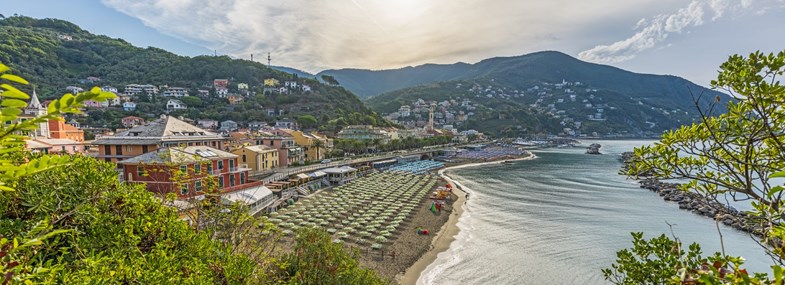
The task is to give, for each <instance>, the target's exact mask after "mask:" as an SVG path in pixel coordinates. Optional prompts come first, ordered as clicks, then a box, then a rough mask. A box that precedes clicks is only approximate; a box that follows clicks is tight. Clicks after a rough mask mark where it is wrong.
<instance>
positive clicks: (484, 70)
mask: <svg viewBox="0 0 785 285" xmlns="http://www.w3.org/2000/svg"><path fill="white" fill-rule="evenodd" d="M434 68H437V69H440V70H439V71H444V72H445V73H444V74H441V75H436V74H430V75H429V73H423V72H420V73H418V74H417V75H416V76H414V75H412V76H411V77H417V78H418V80H419V81H420V82H425V81H429V80H434V81H440V80H441V79H442V78H445V77H451V78H452V79H450V80H448V81H441V82H427V83H425V84H422V85H418V86H414V87H408V88H404V89H401V90H396V91H391V92H387V93H384V94H381V95H378V96H375V97H371V98H369V99H368V100H367V103H368V104H369V106H371V107H372V108H373V109H374V110H376V111H378V112H380V113H385V114H389V113H393V112H395V111H396V110H398V108H399V107H400V106H401V105H413V104H414V102H415V101H416V100H418V99H423V100H425V101H429V100H432V101H439V102H444V101H447V104H448V105H454V104H451V103H450V101H455V102H463V101H465V100H468V101H469V105H471V106H472V107H473V108H475V109H468V108H465V107H456V106H451V107H450V108H441V109H450V110H449V112H452V113H453V114H454V115H455V114H457V113H458V112H461V111H463V112H464V113H466V114H468V113H470V112H471V113H474V116H468V117H469V119H467V120H466V121H465V122H448V121H446V120H445V122H444V123H445V124H453V125H455V126H458V127H459V129H463V128H474V129H477V130H480V131H484V132H489V133H492V134H504V135H522V134H530V133H553V134H558V133H569V132H570V131H574V132H576V133H579V134H587V135H592V134H593V133H595V132H596V133H597V134H598V135H625V136H649V135H656V134H658V133H660V132H662V131H664V130H668V129H672V128H675V127H677V126H680V125H682V124H684V123H688V122H692V121H693V120H695V119H697V118H698V117H699V115H698V112H697V110H696V109H695V107H694V103H693V96H696V97H697V96H700V97H701V100H700V103H699V104H700V106H701V107H702V108H704V109H707V108H708V107H709V106H710V105H711V104H712V102H714V101H715V100H716V98H718V97H719V98H720V99H721V101H727V100H730V97H728V96H727V95H725V94H723V93H720V92H716V91H712V90H709V89H706V88H703V87H701V86H698V85H696V84H694V83H692V82H689V81H687V80H685V79H682V78H679V77H675V76H667V75H649V74H637V73H632V72H628V71H625V70H622V69H618V68H615V67H611V66H607V65H599V64H593V63H587V62H583V61H580V60H578V59H575V58H573V57H570V56H568V55H566V54H563V53H560V52H554V51H546V52H537V53H532V54H528V55H524V56H517V57H504V58H502V57H500V58H492V59H487V60H483V61H481V62H479V63H476V64H473V65H466V64H456V65H451V66H436V67H434V66H432V67H428V68H423V69H420V67H416V68H412V71H414V70H418V69H419V70H420V71H423V70H428V69H431V70H433V69H434ZM404 70H405V69H401V70H397V71H395V72H392V71H391V73H396V76H395V77H402V78H409V77H408V75H406V76H404V75H405V73H406V72H404ZM355 73H358V72H357V71H355ZM391 73H387V75H389V74H391ZM347 74H354V73H343V76H346V75H347ZM408 74H412V73H411V72H409V73H408ZM382 75H383V73H381V72H375V71H368V72H366V73H364V74H363V76H364V77H363V78H364V80H365V82H368V83H369V84H373V83H374V82H381V83H379V84H380V85H384V83H385V82H388V79H389V78H394V77H393V76H382ZM334 76H335V77H336V79H337V80H339V81H341V80H344V81H346V79H342V78H341V76H338V75H335V74H334ZM403 82H404V83H402V84H401V85H402V86H404V85H407V83H406V82H409V81H405V80H404V81H403ZM563 82H564V83H563ZM421 111H422V110H421ZM717 111H722V110H717ZM444 114H445V115H446V112H445V113H444ZM420 116H421V117H422V116H423V115H420ZM405 120H416V117H415V118H406V119H405ZM576 123H577V124H576ZM566 129H568V130H566Z"/></svg>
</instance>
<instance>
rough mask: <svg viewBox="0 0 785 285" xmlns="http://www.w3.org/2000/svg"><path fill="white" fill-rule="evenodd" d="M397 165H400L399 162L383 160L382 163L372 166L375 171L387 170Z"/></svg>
mask: <svg viewBox="0 0 785 285" xmlns="http://www.w3.org/2000/svg"><path fill="white" fill-rule="evenodd" d="M397 163H398V160H395V159H388V160H382V161H376V162H373V163H372V164H371V167H373V169H378V170H385V169H387V168H390V166H393V165H395V164H397Z"/></svg>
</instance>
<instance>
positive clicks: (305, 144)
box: [276, 129, 329, 161]
mask: <svg viewBox="0 0 785 285" xmlns="http://www.w3.org/2000/svg"><path fill="white" fill-rule="evenodd" d="M276 133H284V134H285V135H287V136H290V137H292V138H293V139H294V143H295V144H296V145H298V146H300V147H302V148H303V151H305V161H314V160H322V159H323V158H324V157H325V154H326V153H327V145H328V142H329V141H328V139H327V137H323V136H320V135H317V134H314V133H304V132H302V131H295V130H290V129H278V130H276ZM317 141H318V142H319V143H317Z"/></svg>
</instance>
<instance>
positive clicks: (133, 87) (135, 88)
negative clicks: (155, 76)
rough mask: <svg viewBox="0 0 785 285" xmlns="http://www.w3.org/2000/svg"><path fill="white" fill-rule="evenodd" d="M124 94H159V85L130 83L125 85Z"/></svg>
mask: <svg viewBox="0 0 785 285" xmlns="http://www.w3.org/2000/svg"><path fill="white" fill-rule="evenodd" d="M123 94H125V95H128V96H138V95H151V94H158V87H155V85H151V84H144V85H142V84H128V85H126V86H125V92H123Z"/></svg>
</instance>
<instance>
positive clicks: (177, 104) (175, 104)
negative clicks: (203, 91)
mask: <svg viewBox="0 0 785 285" xmlns="http://www.w3.org/2000/svg"><path fill="white" fill-rule="evenodd" d="M185 109H188V106H187V105H185V103H183V102H181V101H180V100H175V99H169V101H168V102H166V110H167V111H177V110H185Z"/></svg>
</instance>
